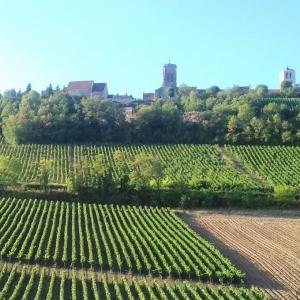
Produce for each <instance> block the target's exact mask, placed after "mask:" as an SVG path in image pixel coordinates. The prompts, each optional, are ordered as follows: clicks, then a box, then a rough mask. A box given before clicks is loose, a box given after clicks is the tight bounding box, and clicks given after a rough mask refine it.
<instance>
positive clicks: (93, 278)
mask: <svg viewBox="0 0 300 300" xmlns="http://www.w3.org/2000/svg"><path fill="white" fill-rule="evenodd" d="M0 298H1V299H11V300H13V299H15V300H17V299H22V300H29V299H33V300H40V299H46V300H52V299H60V300H63V299H72V300H76V299H84V300H88V299H95V300H99V299H106V300H110V299H118V300H119V299H120V300H121V299H132V300H133V299H157V300H160V299H162V300H165V299H209V300H210V299H215V300H218V299H233V300H235V299H236V300H237V299H239V300H243V299H245V300H249V299H253V300H264V299H267V298H266V297H265V296H264V295H263V294H262V293H261V292H259V291H257V290H255V289H246V288H234V287H218V288H216V287H211V286H206V287H205V286H201V285H200V284H190V283H187V282H185V283H179V282H177V283H175V284H174V283H168V282H167V281H163V280H158V281H154V282H148V281H146V280H145V279H143V280H142V279H134V278H130V279H128V278H126V277H124V276H123V277H120V278H115V277H113V276H110V277H107V276H104V275H103V274H102V275H100V276H99V274H95V273H92V274H87V273H84V272H76V271H74V270H73V271H72V272H66V271H53V270H52V271H50V270H48V269H44V268H42V269H40V270H38V269H32V270H29V269H27V268H26V267H23V268H22V269H20V270H18V269H17V267H16V266H13V267H12V268H11V269H10V270H8V267H7V265H3V266H1V267H0Z"/></svg>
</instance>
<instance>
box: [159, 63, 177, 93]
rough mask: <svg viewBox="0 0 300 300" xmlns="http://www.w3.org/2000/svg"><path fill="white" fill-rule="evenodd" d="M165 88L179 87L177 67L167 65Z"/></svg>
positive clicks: (164, 73) (164, 71)
mask: <svg viewBox="0 0 300 300" xmlns="http://www.w3.org/2000/svg"><path fill="white" fill-rule="evenodd" d="M162 86H163V87H173V88H176V87H177V66H176V65H175V64H170V63H168V64H165V65H164V69H163V84H162Z"/></svg>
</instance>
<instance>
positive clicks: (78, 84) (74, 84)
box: [67, 80, 94, 91]
mask: <svg viewBox="0 0 300 300" xmlns="http://www.w3.org/2000/svg"><path fill="white" fill-rule="evenodd" d="M93 84H94V81H93V80H87V81H70V82H69V85H68V87H67V90H68V91H70V90H84V89H92V87H93Z"/></svg>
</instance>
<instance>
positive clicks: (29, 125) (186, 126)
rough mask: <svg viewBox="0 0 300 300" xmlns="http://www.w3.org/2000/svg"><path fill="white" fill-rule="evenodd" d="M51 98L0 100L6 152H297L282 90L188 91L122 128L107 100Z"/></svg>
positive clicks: (145, 109) (141, 109) (298, 109)
mask: <svg viewBox="0 0 300 300" xmlns="http://www.w3.org/2000/svg"><path fill="white" fill-rule="evenodd" d="M47 91H48V97H41V95H40V94H39V93H37V92H35V91H33V90H32V89H31V85H28V86H27V89H26V91H25V92H23V93H22V92H21V91H19V92H16V91H15V90H9V91H6V92H4V93H3V95H2V96H1V97H0V122H1V123H0V125H1V131H2V134H3V136H4V137H5V139H6V141H7V142H8V143H11V144H20V143H221V144H223V143H228V144H271V145H272V144H299V142H300V127H299V125H300V123H299V122H300V98H299V99H298V98H295V97H296V96H298V95H297V94H296V91H295V89H293V88H292V87H290V86H288V85H283V86H282V89H281V91H280V93H279V94H276V93H275V94H274V93H273V94H272V93H271V92H269V91H268V88H267V87H266V86H264V85H260V86H258V87H257V88H256V89H255V90H253V91H250V92H248V93H246V94H243V93H242V92H241V90H240V89H239V88H238V87H236V88H233V89H230V90H226V91H221V90H220V89H219V88H218V87H216V86H215V87H211V88H209V89H207V90H206V92H205V93H203V94H201V95H199V94H198V93H197V92H196V91H194V90H191V89H189V88H187V87H184V86H183V87H181V88H179V91H178V93H177V94H176V96H175V95H174V94H172V93H170V95H169V98H168V99H165V100H160V99H156V100H155V101H153V102H151V103H142V102H136V103H134V118H133V120H132V121H131V122H127V121H126V118H125V115H124V107H123V105H122V104H120V103H118V102H114V101H112V100H102V99H99V98H90V99H86V98H80V97H71V96H69V95H67V94H66V93H64V92H63V91H61V90H60V89H59V87H57V88H56V89H52V86H49V88H48V89H47Z"/></svg>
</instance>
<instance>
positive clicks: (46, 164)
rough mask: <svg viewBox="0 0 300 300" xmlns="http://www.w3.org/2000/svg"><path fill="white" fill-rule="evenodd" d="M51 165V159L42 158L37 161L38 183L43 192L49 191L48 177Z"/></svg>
mask: <svg viewBox="0 0 300 300" xmlns="http://www.w3.org/2000/svg"><path fill="white" fill-rule="evenodd" d="M52 167H53V161H52V160H49V159H42V160H40V162H39V166H38V174H39V180H40V185H41V188H42V189H43V191H44V193H48V192H49V179H50V174H51V170H52Z"/></svg>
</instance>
